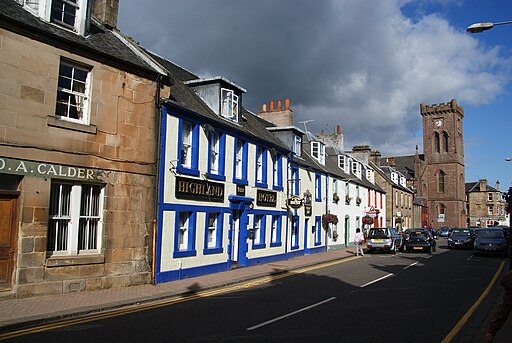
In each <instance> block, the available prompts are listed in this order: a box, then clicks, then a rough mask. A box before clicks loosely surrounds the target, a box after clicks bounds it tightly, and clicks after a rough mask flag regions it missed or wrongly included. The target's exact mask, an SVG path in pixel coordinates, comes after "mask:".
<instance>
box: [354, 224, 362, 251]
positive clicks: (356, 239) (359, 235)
mask: <svg viewBox="0 0 512 343" xmlns="http://www.w3.org/2000/svg"><path fill="white" fill-rule="evenodd" d="M354 243H355V244H356V256H359V253H361V256H364V252H363V243H364V235H363V233H362V232H361V229H360V228H357V229H356V235H355V236H354Z"/></svg>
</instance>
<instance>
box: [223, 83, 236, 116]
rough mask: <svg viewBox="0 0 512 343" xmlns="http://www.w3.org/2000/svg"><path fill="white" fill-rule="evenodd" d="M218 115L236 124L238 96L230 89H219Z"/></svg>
mask: <svg viewBox="0 0 512 343" xmlns="http://www.w3.org/2000/svg"><path fill="white" fill-rule="evenodd" d="M220 94H221V95H220V103H221V108H220V115H221V117H224V118H226V119H229V120H231V121H233V122H238V112H239V109H238V95H235V92H233V91H232V90H231V89H227V88H221V89H220Z"/></svg>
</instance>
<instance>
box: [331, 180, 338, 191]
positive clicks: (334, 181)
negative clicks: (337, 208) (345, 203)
mask: <svg viewBox="0 0 512 343" xmlns="http://www.w3.org/2000/svg"><path fill="white" fill-rule="evenodd" d="M332 191H333V193H336V194H337V193H338V180H336V179H332Z"/></svg>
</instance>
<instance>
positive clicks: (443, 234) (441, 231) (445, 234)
mask: <svg viewBox="0 0 512 343" xmlns="http://www.w3.org/2000/svg"><path fill="white" fill-rule="evenodd" d="M449 235H450V228H448V227H442V228H440V229H439V237H448V236H449Z"/></svg>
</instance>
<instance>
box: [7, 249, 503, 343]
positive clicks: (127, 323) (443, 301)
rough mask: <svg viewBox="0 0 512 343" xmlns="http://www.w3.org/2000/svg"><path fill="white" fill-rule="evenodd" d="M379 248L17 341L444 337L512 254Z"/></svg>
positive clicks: (401, 339) (419, 339)
mask: <svg viewBox="0 0 512 343" xmlns="http://www.w3.org/2000/svg"><path fill="white" fill-rule="evenodd" d="M438 242H439V243H438V249H437V251H436V252H434V253H433V254H431V255H429V254H426V253H400V254H397V255H391V254H372V255H369V254H367V255H365V257H364V258H360V259H356V260H352V261H348V262H343V263H339V264H336V265H333V266H331V267H327V268H323V269H317V270H314V271H309V272H307V273H303V274H297V275H293V276H289V277H285V278H276V279H275V280H273V281H272V282H270V283H266V284H262V285H259V286H257V287H254V288H251V289H246V290H241V291H234V292H230V293H225V294H223V295H217V296H210V297H206V298H202V299H197V300H192V301H185V302H181V303H178V304H173V305H171V306H165V307H160V308H152V309H148V310H146V311H141V312H136V313H129V314H126V315H123V316H116V317H113V318H107V319H103V320H96V321H91V322H84V323H78V324H75V325H72V326H64V327H62V328H59V329H54V330H49V331H42V332H39V333H36V334H32V335H26V336H21V337H18V338H15V339H13V340H12V341H15V342H65V341H69V342H70V341H72V342H94V341H98V342H146V341H154V342H212V341H213V342H215V341H216V342H240V341H243V342H263V341H266V342H319V341H322V342H429V343H431V342H441V341H442V340H443V339H444V338H445V337H446V336H447V335H448V333H450V331H451V330H452V329H453V328H454V327H455V326H456V324H457V323H458V322H459V320H460V319H461V318H462V317H463V316H464V315H465V314H466V313H467V311H468V310H469V309H470V307H471V306H472V305H473V304H474V303H475V301H477V299H478V298H479V297H480V295H481V294H482V292H483V291H484V290H485V288H486V287H487V286H488V284H489V282H490V281H491V279H492V278H493V276H494V274H495V273H496V271H497V270H498V268H499V266H500V263H501V262H502V261H503V260H505V259H504V258H493V257H491V258H489V257H487V258H482V257H479V258H476V257H474V256H473V254H472V251H468V250H448V249H447V248H446V247H445V242H446V241H445V240H444V239H439V240H438Z"/></svg>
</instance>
